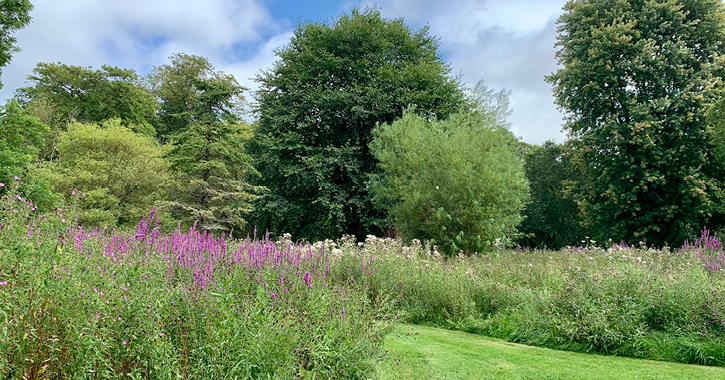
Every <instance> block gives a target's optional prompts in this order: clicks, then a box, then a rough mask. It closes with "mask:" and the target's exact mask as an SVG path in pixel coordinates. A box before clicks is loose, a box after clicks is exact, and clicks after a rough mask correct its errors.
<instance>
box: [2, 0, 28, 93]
mask: <svg viewBox="0 0 725 380" xmlns="http://www.w3.org/2000/svg"><path fill="white" fill-rule="evenodd" d="M31 10H33V5H32V4H31V3H30V1H29V0H2V1H0V68H2V67H5V66H7V64H8V63H10V60H11V59H12V57H13V54H14V53H16V52H18V51H20V49H19V48H18V47H17V46H16V45H15V43H16V42H17V40H16V38H15V37H14V36H13V33H15V31H17V30H19V29H22V28H24V27H26V26H27V25H28V24H29V23H30V11H31ZM2 86H3V85H2V82H0V88H2Z"/></svg>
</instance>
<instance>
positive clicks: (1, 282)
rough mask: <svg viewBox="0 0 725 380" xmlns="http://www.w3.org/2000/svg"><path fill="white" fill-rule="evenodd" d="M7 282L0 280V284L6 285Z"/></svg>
mask: <svg viewBox="0 0 725 380" xmlns="http://www.w3.org/2000/svg"><path fill="white" fill-rule="evenodd" d="M7 284H8V282H7V281H0V285H7Z"/></svg>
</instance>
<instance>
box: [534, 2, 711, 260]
mask: <svg viewBox="0 0 725 380" xmlns="http://www.w3.org/2000/svg"><path fill="white" fill-rule="evenodd" d="M564 11H565V13H564V14H563V15H562V16H561V17H560V19H559V24H560V26H559V34H558V42H557V46H558V48H559V51H558V52H557V57H558V59H559V63H560V64H561V65H562V66H563V68H562V69H560V70H558V71H557V72H556V73H554V74H553V75H551V76H549V77H548V78H547V80H548V81H549V82H550V83H552V84H553V86H554V94H555V97H556V102H557V103H558V104H559V105H560V106H561V107H562V108H563V109H564V110H565V111H566V112H567V123H566V125H565V129H566V130H567V132H568V134H569V136H570V138H571V139H572V147H573V149H574V150H573V152H574V156H573V157H574V160H575V164H576V165H577V166H578V168H579V169H580V170H581V171H582V172H583V176H582V177H581V179H579V180H576V181H574V183H573V185H574V186H573V189H572V190H573V194H574V195H575V197H576V200H577V202H578V204H579V207H580V209H581V211H582V213H583V216H584V220H585V221H586V222H587V223H588V224H589V225H591V226H593V227H594V228H595V229H596V230H598V231H599V232H600V234H601V235H602V236H603V237H609V238H612V239H615V240H619V239H623V240H625V241H631V242H636V241H646V242H648V243H651V244H654V245H660V246H661V245H664V244H666V243H669V244H674V245H677V244H679V243H681V242H682V241H683V240H684V239H685V238H687V237H689V236H692V235H693V234H695V233H696V232H697V231H699V229H700V228H701V227H703V226H706V225H708V223H713V222H714V221H716V219H718V218H719V216H718V215H719V214H720V212H719V210H718V208H719V206H718V204H719V203H720V198H721V190H720V186H721V185H720V178H721V174H719V169H720V168H716V167H714V166H713V160H712V155H711V154H710V151H711V145H710V139H709V134H708V133H707V128H706V127H705V125H706V123H705V112H706V110H707V109H708V107H709V104H710V103H712V102H713V101H714V100H715V98H716V97H717V96H718V95H719V86H720V85H721V79H722V77H723V68H724V66H723V58H724V57H725V55H724V54H723V53H725V44H724V42H725V34H724V33H725V21H724V20H725V19H724V13H723V4H722V3H721V2H720V1H717V0H698V1H675V0H673V1H635V0H588V1H584V0H575V1H570V2H568V3H567V4H566V6H565V7H564Z"/></svg>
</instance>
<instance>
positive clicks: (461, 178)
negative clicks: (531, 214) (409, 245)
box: [371, 111, 528, 254]
mask: <svg viewBox="0 0 725 380" xmlns="http://www.w3.org/2000/svg"><path fill="white" fill-rule="evenodd" d="M518 145H519V143H518V141H517V139H516V138H515V137H514V135H513V134H512V133H511V132H510V131H509V130H508V129H506V128H505V127H503V126H500V125H498V124H497V122H496V115H494V114H491V113H485V112H480V111H479V112H473V113H469V112H464V113H460V114H454V115H452V116H451V117H450V118H449V119H447V120H442V121H429V120H428V119H427V118H425V117H421V116H417V115H415V114H414V113H411V112H407V113H405V114H404V115H403V118H402V119H399V120H396V121H394V122H393V123H391V124H382V125H380V126H379V127H378V128H376V129H375V140H373V143H372V144H371V149H372V152H373V154H374V155H375V157H376V158H377V159H378V160H380V167H381V168H382V169H383V174H381V175H380V176H378V177H376V178H375V179H374V180H373V181H372V182H371V189H372V193H373V194H374V200H375V202H376V203H377V204H378V205H380V206H381V207H383V208H384V209H385V210H387V215H388V218H389V220H390V223H391V225H392V226H393V227H394V228H395V230H396V232H397V233H399V234H400V235H402V236H403V237H404V238H405V239H408V240H409V239H414V238H415V239H433V240H434V242H435V244H438V245H439V246H440V247H442V249H444V250H445V252H446V253H448V254H457V253H458V252H459V250H463V251H465V252H467V253H473V252H482V251H483V250H485V249H486V248H487V247H489V246H490V245H491V244H492V243H494V242H495V241H496V239H499V240H500V242H501V244H510V243H511V240H512V239H515V238H516V237H518V233H517V230H516V226H517V225H518V224H519V222H521V219H522V215H521V211H522V209H523V207H524V205H525V203H526V201H527V196H528V184H527V182H526V177H525V175H524V170H523V162H522V159H521V157H520V155H519V152H518Z"/></svg>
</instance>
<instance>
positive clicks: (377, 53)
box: [251, 9, 464, 239]
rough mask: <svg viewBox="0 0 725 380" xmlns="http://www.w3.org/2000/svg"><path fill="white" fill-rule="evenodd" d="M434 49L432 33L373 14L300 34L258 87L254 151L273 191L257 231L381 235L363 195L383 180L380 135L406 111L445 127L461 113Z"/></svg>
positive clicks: (380, 219) (379, 215)
mask: <svg viewBox="0 0 725 380" xmlns="http://www.w3.org/2000/svg"><path fill="white" fill-rule="evenodd" d="M437 46H438V44H437V41H436V40H435V38H433V37H431V36H430V35H429V34H428V29H427V28H423V29H421V30H417V31H414V30H411V29H410V28H409V27H408V26H406V25H405V24H404V23H403V20H402V19H396V20H388V19H384V18H382V17H381V16H380V13H379V11H377V10H375V9H367V10H365V11H363V12H360V11H358V10H353V11H352V12H351V13H350V14H343V15H342V16H340V17H338V18H337V19H336V20H334V21H333V22H331V23H323V22H305V23H301V24H300V25H299V26H298V27H297V28H296V29H295V31H294V36H293V37H292V39H291V41H290V43H289V44H288V45H287V46H286V47H284V48H282V49H280V50H278V51H277V52H276V53H277V57H278V60H277V61H276V62H275V63H274V66H273V67H272V68H271V69H270V70H269V71H267V72H265V73H264V74H262V75H261V76H258V77H257V81H258V82H259V84H260V89H259V91H258V92H257V94H256V98H257V103H258V106H257V109H256V112H257V115H258V116H259V122H258V125H257V129H256V135H255V137H254V139H253V144H252V146H251V148H252V152H253V154H254V155H255V158H256V168H257V170H259V172H260V173H261V177H260V178H261V180H260V184H261V185H264V186H266V187H267V188H268V189H269V194H268V195H266V196H265V197H263V198H262V199H260V201H259V202H258V203H257V204H256V206H255V213H254V221H255V222H256V224H257V226H258V227H259V228H260V229H264V230H270V231H271V232H274V233H284V232H289V233H292V234H293V236H295V237H297V238H308V239H322V238H329V237H335V236H340V235H343V234H348V233H349V234H354V235H356V236H357V237H358V238H364V236H365V235H366V234H378V235H379V234H383V233H384V230H385V216H384V213H383V212H382V210H378V209H376V208H375V207H373V205H372V203H371V196H370V194H369V193H368V191H367V190H366V182H367V181H368V177H369V176H370V174H371V173H374V172H376V170H377V169H376V166H377V163H376V160H375V158H374V157H373V155H372V154H371V152H370V150H369V147H368V145H369V144H370V142H371V141H372V130H373V128H374V127H375V125H376V124H377V123H391V122H393V121H394V120H395V119H396V118H399V117H401V116H402V114H403V110H404V109H406V108H407V107H408V106H409V105H414V106H416V108H415V109H416V112H418V113H420V114H423V115H426V116H429V117H438V118H445V117H447V116H448V115H449V114H451V113H452V112H454V111H457V110H458V108H459V107H460V106H461V105H462V104H463V103H464V94H463V91H462V90H461V88H460V85H459V83H458V81H457V80H456V79H453V78H451V77H450V76H449V74H450V69H449V67H448V66H447V65H446V64H445V63H443V62H442V61H441V58H440V55H439V54H438V50H437Z"/></svg>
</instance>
